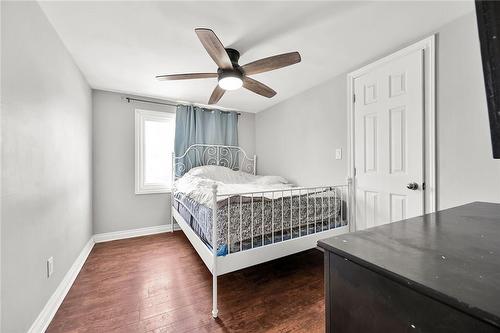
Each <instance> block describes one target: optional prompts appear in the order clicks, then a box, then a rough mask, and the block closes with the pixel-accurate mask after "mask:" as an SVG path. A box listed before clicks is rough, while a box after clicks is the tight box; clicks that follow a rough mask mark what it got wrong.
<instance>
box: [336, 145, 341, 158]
mask: <svg viewBox="0 0 500 333" xmlns="http://www.w3.org/2000/svg"><path fill="white" fill-rule="evenodd" d="M335 159H336V160H341V159H342V148H337V149H336V150H335Z"/></svg>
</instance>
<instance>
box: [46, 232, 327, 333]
mask: <svg viewBox="0 0 500 333" xmlns="http://www.w3.org/2000/svg"><path fill="white" fill-rule="evenodd" d="M211 277H212V276H211V274H210V273H209V271H208V270H207V268H206V267H205V265H204V264H203V262H202V261H201V259H200V258H199V256H198V254H197V253H196V251H195V250H194V249H193V248H192V246H191V244H190V243H189V241H188V240H187V238H186V237H185V236H184V234H183V233H182V232H180V231H178V232H174V233H164V234H159V235H154V236H146V237H138V238H132V239H127V240H119V241H113V242H108V243H101V244H96V245H95V247H94V249H93V250H92V253H91V254H90V256H89V258H88V259H87V262H86V263H85V265H84V267H83V268H82V271H81V272H80V274H79V275H78V277H77V279H76V281H75V283H74V285H73V286H72V287H71V290H70V291H69V293H68V295H67V296H66V298H65V300H64V302H63V304H62V305H61V307H60V308H59V311H58V312H57V314H56V315H55V317H54V319H53V321H52V323H51V324H50V326H49V328H48V330H47V332H51V333H53V332H121V333H122V332H123V333H127V332H154V333H160V332H323V331H324V297H323V256H322V253H321V252H320V251H318V250H315V249H314V250H310V251H307V252H303V253H300V254H296V255H293V256H289V257H285V258H281V259H278V260H275V261H272V262H268V263H265V264H261V265H258V266H254V267H250V268H247V269H244V270H241V271H238V272H234V273H230V274H227V275H223V276H220V277H219V318H218V319H217V320H214V319H212V317H211V315H210V311H211V301H212V297H211V290H212V289H211V287H212V279H211Z"/></svg>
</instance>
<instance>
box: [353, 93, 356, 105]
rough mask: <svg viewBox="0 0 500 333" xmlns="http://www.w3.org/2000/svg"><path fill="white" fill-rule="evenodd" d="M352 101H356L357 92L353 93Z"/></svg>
mask: <svg viewBox="0 0 500 333" xmlns="http://www.w3.org/2000/svg"><path fill="white" fill-rule="evenodd" d="M352 102H353V103H356V94H352Z"/></svg>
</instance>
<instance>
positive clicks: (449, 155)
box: [256, 13, 500, 209]
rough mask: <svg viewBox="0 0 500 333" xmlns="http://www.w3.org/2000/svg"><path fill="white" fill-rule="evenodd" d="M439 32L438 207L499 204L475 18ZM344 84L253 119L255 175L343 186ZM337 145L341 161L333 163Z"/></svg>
mask: <svg viewBox="0 0 500 333" xmlns="http://www.w3.org/2000/svg"><path fill="white" fill-rule="evenodd" d="M436 32H437V33H438V39H437V45H438V47H437V73H436V74H437V111H436V113H437V176H438V208H439V209H444V208H448V207H453V206H457V205H460V204H463V203H467V202H471V201H476V200H485V201H493V202H500V160H493V159H492V155H491V143H490V138H489V128H488V116H487V109H486V99H485V92H484V83H483V77H482V75H483V74H482V67H481V58H480V51H479V40H478V35H477V26H476V20H475V14H474V13H471V14H468V15H466V16H464V17H461V18H459V19H457V20H455V21H453V22H451V23H449V24H447V25H445V26H443V27H442V28H441V29H438V31H436ZM416 39H418V36H416ZM388 52H389V51H388ZM346 84H347V81H346V75H345V74H344V75H340V76H338V77H336V78H334V79H332V80H330V81H328V82H326V83H324V84H322V85H319V86H318V87H316V88H313V89H311V90H308V91H306V92H304V93H302V94H300V95H297V96H295V97H293V98H291V99H289V100H287V101H284V102H282V103H280V104H278V105H275V106H273V107H272V108H270V109H267V110H264V111H262V112H260V113H258V114H257V115H256V151H257V155H258V157H259V163H258V167H259V172H260V173H263V174H279V175H283V176H285V177H287V178H289V179H290V180H292V181H293V182H295V183H297V184H299V185H304V186H307V185H317V184H329V183H332V182H334V183H335V182H344V181H345V177H346V175H347V160H346V157H347V156H346V154H345V153H346V150H345V148H346V145H347V137H346V136H347V132H346V127H347V119H346V113H347V110H346V107H347V105H346V99H347V96H346ZM338 147H341V148H343V153H344V156H343V159H342V160H341V161H339V160H335V159H334V154H335V149H336V148H338Z"/></svg>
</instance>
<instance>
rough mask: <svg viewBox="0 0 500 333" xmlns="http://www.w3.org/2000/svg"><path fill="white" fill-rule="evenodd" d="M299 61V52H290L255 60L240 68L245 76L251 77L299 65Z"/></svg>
mask: <svg viewBox="0 0 500 333" xmlns="http://www.w3.org/2000/svg"><path fill="white" fill-rule="evenodd" d="M300 60H301V58H300V54H299V52H290V53H283V54H280V55H275V56H272V57H268V58H264V59H260V60H256V61H253V62H251V63H248V64H246V65H243V66H242V68H243V71H244V72H245V74H246V75H252V74H258V73H263V72H268V71H272V70H275V69H278V68H282V67H286V66H290V65H293V64H296V63H299V62H300Z"/></svg>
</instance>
